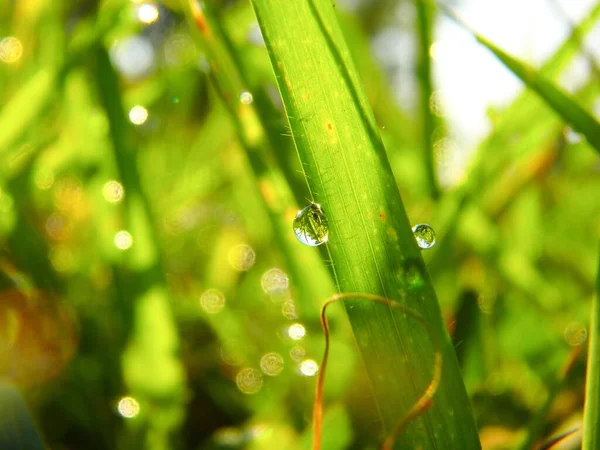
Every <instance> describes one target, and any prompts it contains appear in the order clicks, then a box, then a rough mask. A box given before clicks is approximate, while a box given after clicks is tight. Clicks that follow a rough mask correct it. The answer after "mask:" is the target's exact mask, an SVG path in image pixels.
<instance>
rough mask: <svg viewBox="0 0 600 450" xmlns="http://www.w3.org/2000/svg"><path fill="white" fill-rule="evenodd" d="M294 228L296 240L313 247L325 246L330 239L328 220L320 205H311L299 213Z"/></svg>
mask: <svg viewBox="0 0 600 450" xmlns="http://www.w3.org/2000/svg"><path fill="white" fill-rule="evenodd" d="M293 228H294V234H295V235H296V238H298V240H299V241H300V242H302V243H303V244H305V245H309V246H311V247H316V246H317V245H321V244H324V243H325V242H327V240H328V239H329V228H328V225H327V219H326V218H325V213H324V212H323V209H322V208H321V205H319V204H318V203H311V204H310V205H308V206H306V207H305V208H304V209H302V210H300V211H298V214H296V217H295V218H294V222H293Z"/></svg>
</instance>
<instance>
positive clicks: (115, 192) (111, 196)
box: [102, 180, 125, 203]
mask: <svg viewBox="0 0 600 450" xmlns="http://www.w3.org/2000/svg"><path fill="white" fill-rule="evenodd" d="M102 195H103V196H104V199H105V200H106V201H107V202H110V203H117V202H119V201H121V200H122V199H123V195H125V190H124V189H123V185H122V184H121V183H119V182H118V181H114V180H111V181H107V182H106V183H105V184H104V186H103V187H102Z"/></svg>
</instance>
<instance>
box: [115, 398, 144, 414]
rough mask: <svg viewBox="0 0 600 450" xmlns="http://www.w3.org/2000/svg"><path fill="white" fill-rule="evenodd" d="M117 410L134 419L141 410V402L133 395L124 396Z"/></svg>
mask: <svg viewBox="0 0 600 450" xmlns="http://www.w3.org/2000/svg"><path fill="white" fill-rule="evenodd" d="M117 411H119V414H120V415H121V416H123V417H125V418H126V419H132V418H134V417H135V416H137V415H138V414H139V412H140V404H139V403H138V402H137V400H136V399H135V398H133V397H123V398H122V399H121V400H119V404H118V405H117Z"/></svg>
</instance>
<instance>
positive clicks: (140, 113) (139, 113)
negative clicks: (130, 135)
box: [129, 105, 148, 125]
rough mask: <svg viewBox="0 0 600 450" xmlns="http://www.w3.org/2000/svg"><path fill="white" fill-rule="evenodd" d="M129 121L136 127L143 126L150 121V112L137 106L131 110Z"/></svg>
mask: <svg viewBox="0 0 600 450" xmlns="http://www.w3.org/2000/svg"><path fill="white" fill-rule="evenodd" d="M129 120H130V121H131V123H133V124H134V125H142V124H143V123H145V122H146V120H148V110H147V109H146V108H144V107H143V106H141V105H136V106H134V107H133V108H131V109H130V110H129Z"/></svg>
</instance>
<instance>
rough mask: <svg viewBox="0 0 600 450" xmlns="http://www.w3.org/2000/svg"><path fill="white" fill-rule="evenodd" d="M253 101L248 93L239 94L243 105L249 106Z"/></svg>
mask: <svg viewBox="0 0 600 450" xmlns="http://www.w3.org/2000/svg"><path fill="white" fill-rule="evenodd" d="M253 101H254V98H253V97H252V94H251V93H250V92H248V91H245V92H242V93H241V94H240V102H242V103H243V104H244V105H249V104H251V103H252V102H253Z"/></svg>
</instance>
